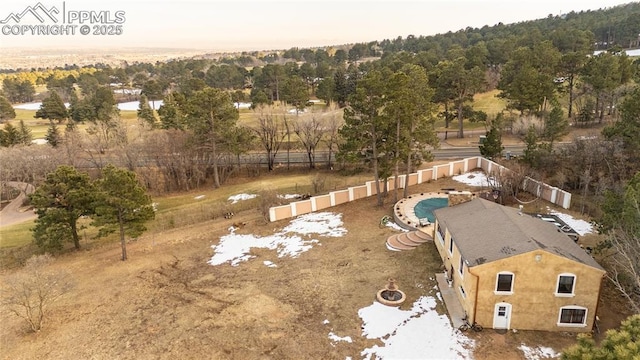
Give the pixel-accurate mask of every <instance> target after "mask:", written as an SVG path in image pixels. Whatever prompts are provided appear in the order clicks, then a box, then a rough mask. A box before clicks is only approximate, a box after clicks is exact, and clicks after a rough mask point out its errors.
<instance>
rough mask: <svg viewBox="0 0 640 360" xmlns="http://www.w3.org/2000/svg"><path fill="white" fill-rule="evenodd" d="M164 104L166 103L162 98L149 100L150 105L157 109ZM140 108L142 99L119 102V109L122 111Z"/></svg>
mask: <svg viewBox="0 0 640 360" xmlns="http://www.w3.org/2000/svg"><path fill="white" fill-rule="evenodd" d="M162 104H164V102H163V101H162V100H156V101H155V102H154V101H149V107H150V108H152V109H155V110H158V109H160V106H162ZM139 108H140V101H129V102H123V103H118V110H120V111H138V109H139Z"/></svg>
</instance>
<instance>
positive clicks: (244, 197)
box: [227, 194, 258, 204]
mask: <svg viewBox="0 0 640 360" xmlns="http://www.w3.org/2000/svg"><path fill="white" fill-rule="evenodd" d="M257 196H258V195H256V194H237V195H232V196H229V199H227V200H229V201H231V203H232V204H235V203H237V202H238V201H242V200H250V199H254V198H256V197H257Z"/></svg>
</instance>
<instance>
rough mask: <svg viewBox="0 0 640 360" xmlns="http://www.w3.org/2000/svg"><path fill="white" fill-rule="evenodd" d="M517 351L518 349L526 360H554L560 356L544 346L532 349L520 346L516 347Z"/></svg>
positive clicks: (523, 345)
mask: <svg viewBox="0 0 640 360" xmlns="http://www.w3.org/2000/svg"><path fill="white" fill-rule="evenodd" d="M518 349H520V350H521V351H522V352H523V353H524V357H525V358H526V359H527V360H541V359H555V358H559V357H560V355H561V353H559V352H556V351H555V350H553V349H552V348H550V347H545V346H538V347H535V348H532V347H529V346H526V345H525V344H521V345H520V346H518Z"/></svg>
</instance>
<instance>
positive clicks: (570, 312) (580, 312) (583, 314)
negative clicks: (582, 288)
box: [558, 306, 587, 326]
mask: <svg viewBox="0 0 640 360" xmlns="http://www.w3.org/2000/svg"><path fill="white" fill-rule="evenodd" d="M586 325H587V309H586V308H583V307H580V306H573V307H563V308H560V318H559V319H558V326H586Z"/></svg>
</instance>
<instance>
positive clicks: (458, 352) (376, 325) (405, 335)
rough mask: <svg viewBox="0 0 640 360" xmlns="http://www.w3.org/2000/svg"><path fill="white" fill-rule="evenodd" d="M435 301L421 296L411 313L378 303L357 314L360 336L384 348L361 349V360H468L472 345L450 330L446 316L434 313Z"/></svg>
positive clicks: (460, 334)
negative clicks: (381, 343)
mask: <svg viewBox="0 0 640 360" xmlns="http://www.w3.org/2000/svg"><path fill="white" fill-rule="evenodd" d="M435 307H436V300H435V298H433V297H430V296H422V297H420V298H419V299H418V300H416V301H415V302H414V304H413V307H412V309H411V310H400V309H398V308H395V307H389V306H385V305H382V304H380V303H377V302H376V303H373V304H372V305H370V306H367V307H365V308H362V309H360V310H359V311H358V315H359V316H360V318H361V319H362V321H363V326H362V334H363V336H365V337H367V338H368V339H375V338H378V339H380V340H381V341H382V342H383V343H384V346H378V345H374V346H373V347H370V348H367V349H364V350H363V351H362V352H361V353H360V355H362V357H363V358H364V359H372V358H375V359H460V358H464V359H469V358H472V350H473V347H474V346H475V342H474V341H473V340H471V339H469V338H467V337H466V336H464V335H463V334H462V333H460V332H459V331H458V330H457V329H453V328H452V327H451V323H450V322H449V318H448V317H447V315H440V314H438V313H437V312H436V310H435Z"/></svg>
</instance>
